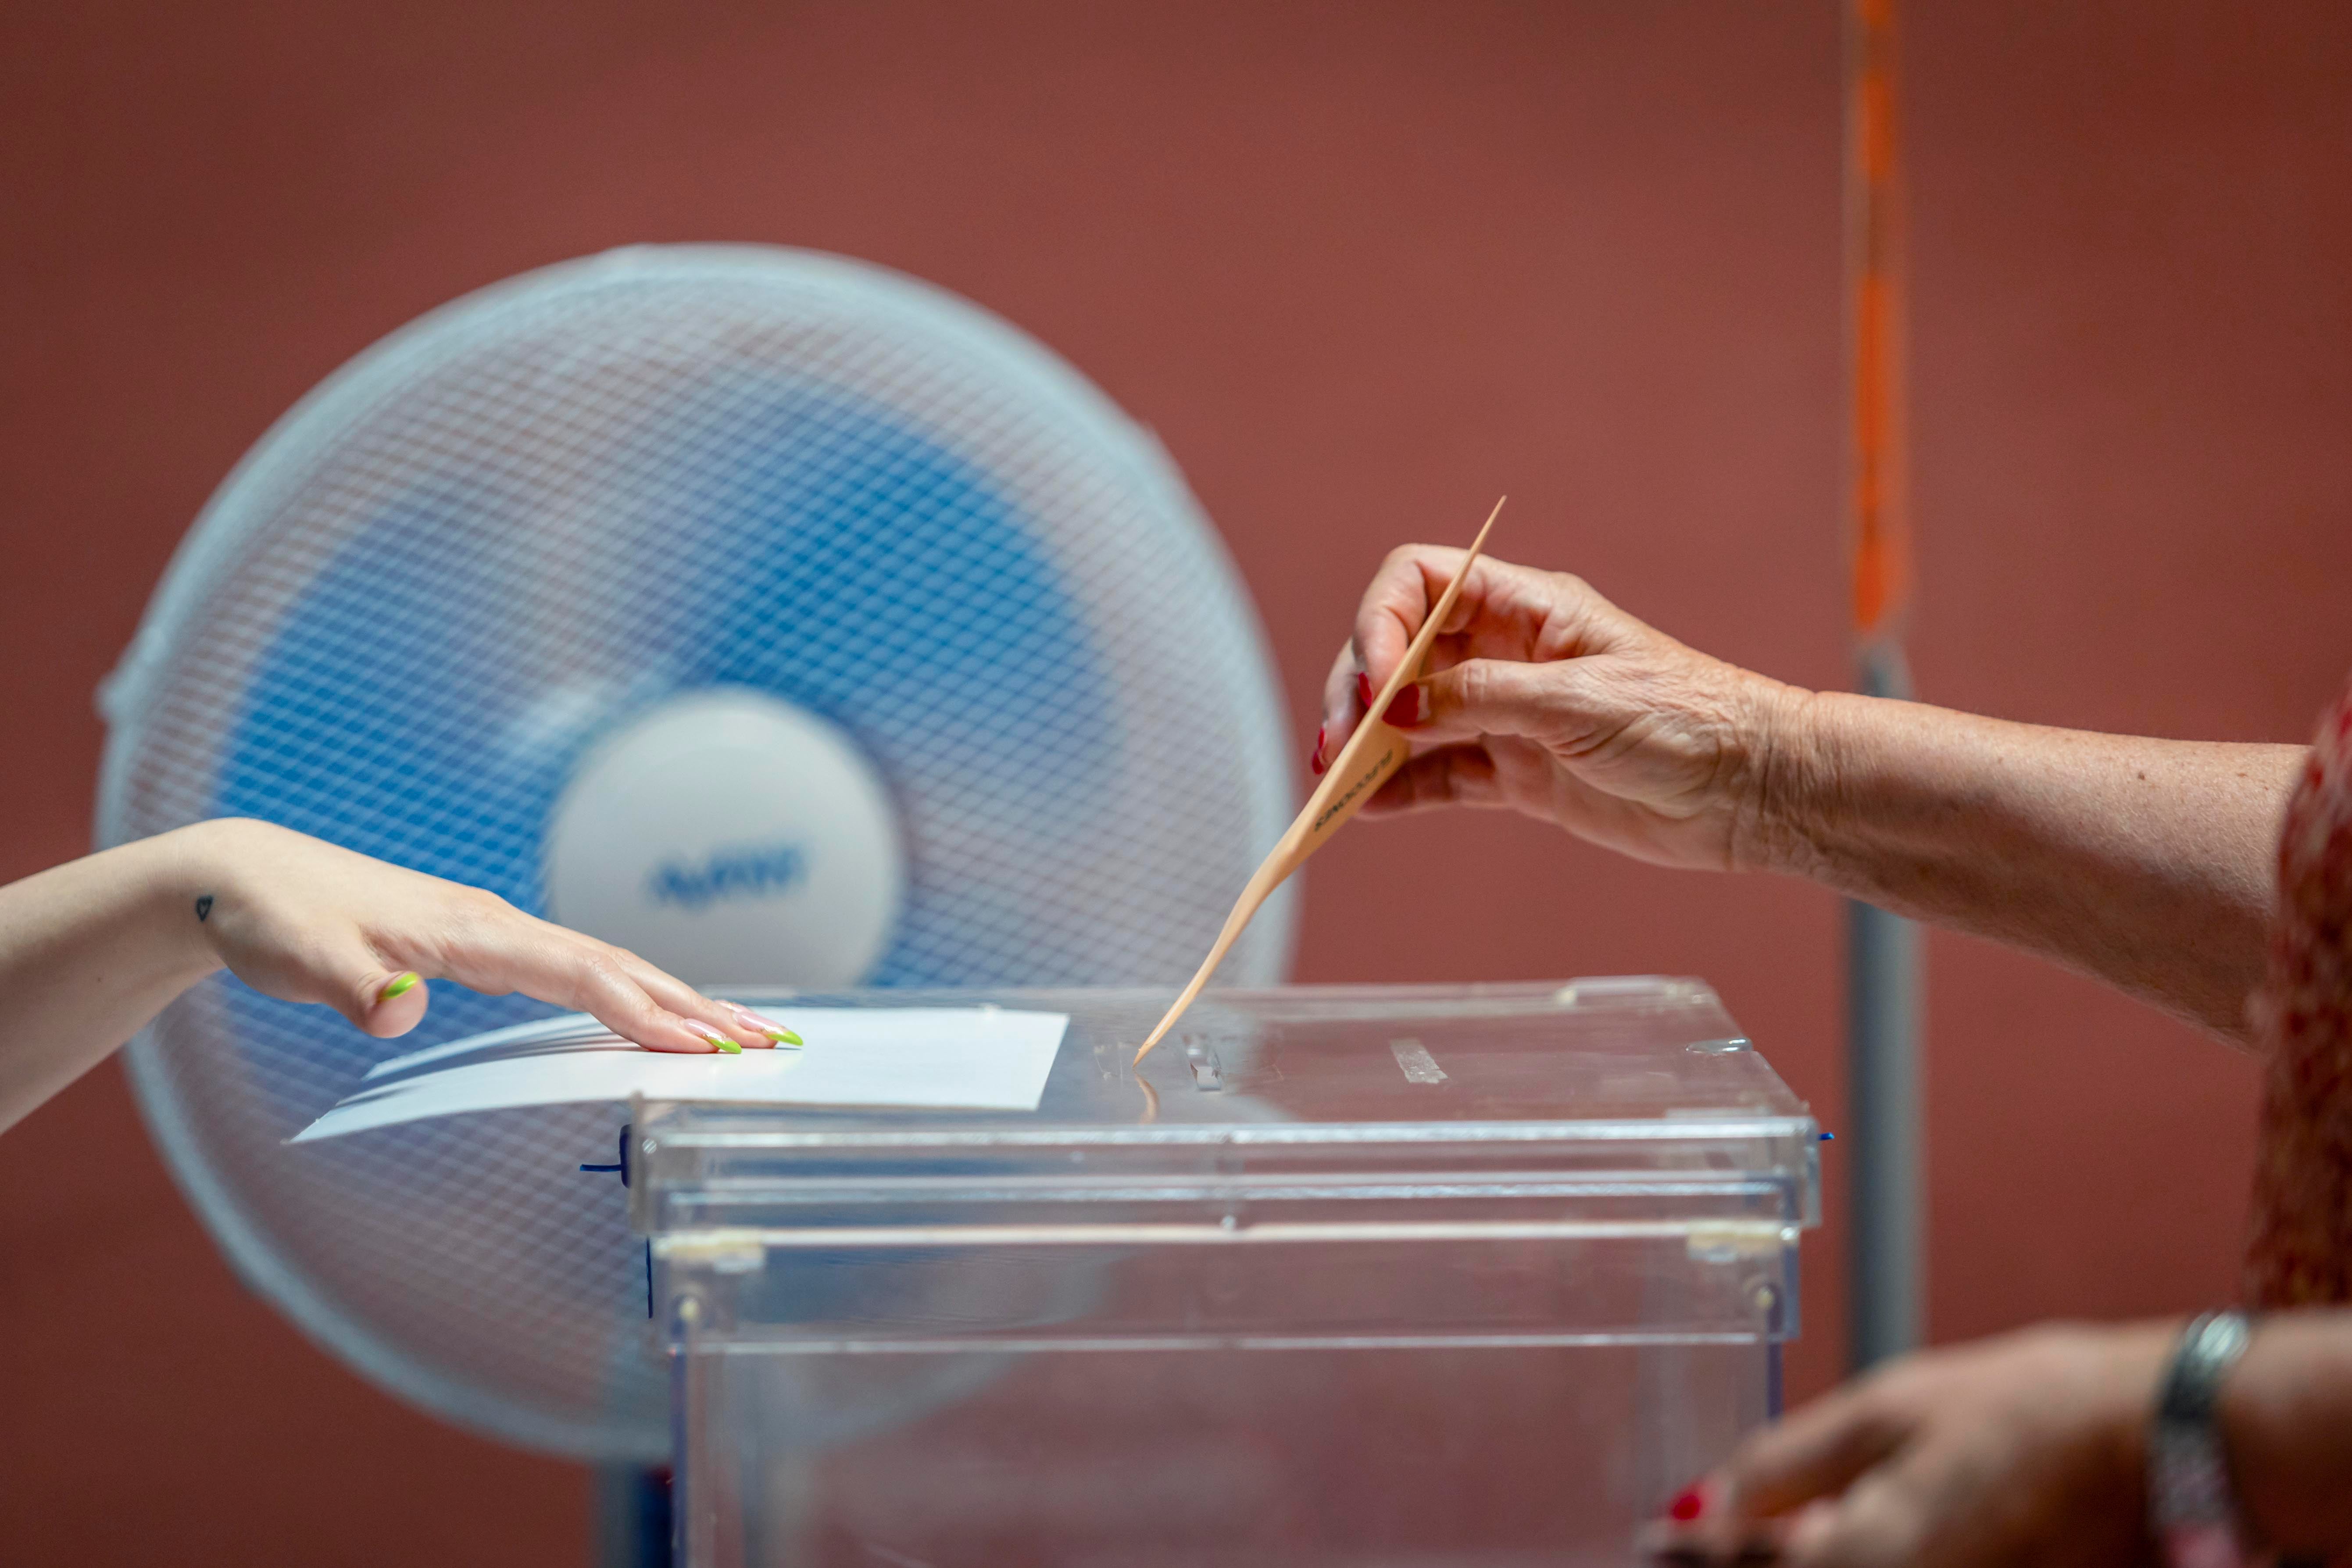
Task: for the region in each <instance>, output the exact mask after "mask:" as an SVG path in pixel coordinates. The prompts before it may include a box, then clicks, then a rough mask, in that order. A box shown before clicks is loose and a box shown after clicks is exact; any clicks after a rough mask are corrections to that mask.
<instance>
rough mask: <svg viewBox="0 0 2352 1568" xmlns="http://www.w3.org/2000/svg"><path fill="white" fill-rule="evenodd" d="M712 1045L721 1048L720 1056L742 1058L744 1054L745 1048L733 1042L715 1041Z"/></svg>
mask: <svg viewBox="0 0 2352 1568" xmlns="http://www.w3.org/2000/svg"><path fill="white" fill-rule="evenodd" d="M710 1043H711V1044H712V1045H714V1046H717V1047H719V1055H720V1056H725V1057H740V1056H741V1055H742V1054H743V1047H740V1046H739V1045H737V1044H736V1043H735V1042H734V1041H732V1040H713V1041H711V1042H710Z"/></svg>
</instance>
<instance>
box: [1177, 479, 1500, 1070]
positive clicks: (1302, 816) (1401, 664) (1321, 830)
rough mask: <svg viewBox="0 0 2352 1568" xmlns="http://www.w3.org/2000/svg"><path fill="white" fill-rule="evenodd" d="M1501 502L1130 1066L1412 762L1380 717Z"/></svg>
mask: <svg viewBox="0 0 2352 1568" xmlns="http://www.w3.org/2000/svg"><path fill="white" fill-rule="evenodd" d="M1509 499H1510V498H1509V497H1507V496H1506V497H1504V498H1502V500H1497V501H1496V502H1495V510H1493V511H1490V512H1488V513H1487V514H1486V523H1485V524H1484V525H1483V526H1482V527H1481V528H1480V529H1479V530H1478V537H1477V538H1475V539H1474V540H1472V541H1471V542H1470V552H1469V553H1468V554H1467V555H1465V556H1464V557H1463V558H1462V569H1461V570H1460V571H1459V572H1456V573H1455V574H1454V581H1453V582H1451V583H1448V584H1446V585H1445V592H1444V593H1443V594H1441V595H1438V598H1437V603H1436V604H1435V605H1433V606H1432V607H1431V609H1430V612H1429V618H1428V619H1427V620H1424V621H1423V622H1422V623H1421V630H1420V631H1418V632H1416V633H1414V634H1413V638H1412V643H1411V644H1410V645H1409V646H1407V647H1406V648H1405V650H1404V658H1402V659H1400V660H1399V661H1398V662H1397V667H1396V668H1395V669H1393V670H1391V672H1390V674H1389V678H1388V681H1387V683H1386V684H1385V685H1383V686H1382V687H1381V689H1380V692H1379V694H1378V695H1377V696H1375V697H1374V698H1373V699H1372V702H1371V706H1370V709H1369V710H1367V711H1366V712H1365V714H1364V721H1363V722H1362V723H1360V724H1359V725H1357V726H1356V732H1355V733H1354V734H1352V735H1350V736H1349V737H1348V743H1347V744H1346V745H1344V746H1342V747H1340V748H1339V756H1338V757H1337V758H1335V759H1334V760H1333V762H1332V763H1331V766H1330V768H1329V770H1328V772H1326V773H1324V775H1323V782H1322V784H1319V785H1318V786H1317V787H1316V790H1315V793H1314V794H1313V795H1308V796H1307V806H1306V809H1305V810H1303V811H1301V812H1300V813H1299V814H1298V816H1297V820H1295V821H1293V822H1292V823H1291V825H1290V826H1289V828H1288V830H1287V831H1286V832H1285V833H1284V834H1283V836H1282V838H1281V841H1280V842H1278V843H1277V844H1276V845H1275V847H1274V853H1272V854H1271V855H1268V856H1267V857H1266V858H1265V861H1264V863H1263V864H1261V865H1260V866H1259V867H1258V868H1257V870H1256V872H1255V874H1253V875H1252V876H1251V878H1250V879H1249V883H1248V885H1247V886H1245V887H1244V888H1243V889H1242V896H1241V898H1240V899H1239V900H1237V901H1236V902H1235V903H1234V912H1233V913H1231V914H1229V915H1227V916H1226V917H1225V927H1224V929H1223V931H1219V932H1218V933H1217V940H1216V942H1214V943H1213V944H1212V945H1211V947H1210V948H1209V956H1208V957H1207V958H1205V959H1203V960H1202V963H1201V967H1200V970H1199V972H1198V973H1195V974H1194V975H1193V976H1192V983H1191V984H1188V985H1186V986H1185V987H1184V989H1183V991H1182V993H1181V994H1179V995H1178V996H1177V998H1176V1005H1174V1006H1172V1007H1171V1008H1169V1009H1168V1016H1166V1017H1164V1018H1162V1019H1160V1024H1159V1026H1158V1027H1156V1028H1154V1029H1153V1030H1152V1031H1151V1037H1150V1038H1149V1039H1147V1040H1145V1041H1144V1042H1143V1044H1142V1045H1141V1046H1140V1047H1138V1048H1137V1050H1136V1053H1135V1059H1136V1060H1137V1061H1138V1062H1140V1061H1142V1060H1143V1058H1144V1057H1145V1055H1146V1054H1147V1053H1149V1052H1150V1049H1151V1047H1154V1046H1156V1045H1158V1044H1159V1043H1160V1039H1161V1037H1164V1036H1165V1035H1166V1034H1167V1033H1168V1031H1169V1029H1170V1028H1171V1026H1174V1024H1175V1022H1176V1020H1177V1019H1179V1018H1181V1017H1182V1016H1184V1010H1185V1009H1186V1008H1187V1007H1190V1006H1191V1005H1192V1002H1193V999H1194V998H1196V997H1198V996H1199V995H1200V994H1201V989H1202V987H1203V986H1205V985H1206V984H1209V976H1211V975H1212V974H1214V973H1216V972H1217V965H1218V964H1220V963H1223V962H1224V957H1225V954H1226V952H1228V951H1230V950H1231V949H1232V947H1233V945H1234V941H1235V939H1237V938H1238V937H1240V935H1241V934H1242V931H1243V930H1244V928H1246V927H1247V926H1248V924H1249V923H1250V917H1251V916H1253V915H1255V914H1256V913H1257V911H1258V906H1259V905H1261V904H1263V903H1265V900H1267V899H1269V898H1271V897H1272V896H1273V895H1274V890H1275V889H1276V888H1279V887H1280V886H1282V884H1283V882H1284V881H1285V880H1286V879H1287V878H1288V877H1289V876H1290V874H1291V873H1292V872H1293V871H1296V870H1297V869H1298V868H1299V867H1301V866H1303V865H1305V864H1306V863H1307V857H1308V856H1310V855H1312V854H1314V853H1315V851H1317V850H1318V849H1320V848H1321V847H1323V846H1324V844H1325V843H1326V842H1327V841H1328V839H1329V838H1330V837H1331V836H1332V835H1333V834H1335V833H1337V832H1339V828H1340V826H1341V825H1343V824H1344V823H1346V821H1347V820H1348V818H1349V817H1351V816H1355V815H1356V813H1357V811H1358V810H1359V809H1360V808H1361V807H1362V805H1363V804H1364V802H1366V801H1368V800H1370V799H1371V798H1372V795H1373V793H1374V792H1375V791H1377V790H1378V789H1379V788H1380V787H1381V784H1386V783H1387V782H1388V780H1389V779H1390V777H1391V775H1393V774H1394V773H1396V771H1397V770H1398V769H1399V768H1401V767H1402V766H1404V763H1405V759H1406V758H1408V757H1410V756H1411V755H1412V741H1410V740H1409V739H1407V738H1406V736H1405V735H1404V733H1403V731H1400V730H1398V729H1397V728H1395V727H1394V726H1393V725H1391V724H1390V723H1389V722H1388V721H1387V720H1386V719H1385V718H1383V717H1382V715H1384V714H1386V713H1387V712H1388V710H1389V703H1390V702H1391V700H1393V699H1394V698H1395V696H1396V694H1397V693H1398V692H1399V691H1402V690H1403V689H1404V688H1405V687H1406V686H1407V685H1409V684H1410V683H1412V681H1414V680H1417V679H1420V675H1421V661H1422V660H1423V658H1427V657H1428V655H1429V647H1430V644H1432V643H1433V642H1435V641H1436V640H1437V633H1438V628H1439V627H1441V626H1444V625H1445V617H1446V616H1450V615H1452V614H1453V613H1454V600H1455V599H1457V598H1459V597H1460V596H1461V595H1462V584H1464V583H1465V582H1467V581H1468V580H1469V577H1470V568H1471V566H1472V564H1473V563H1475V562H1476V561H1477V559H1478V552H1479V551H1481V550H1482V549H1484V548H1485V547H1486V532H1487V530H1488V529H1491V528H1493V527H1494V526H1495V519H1496V518H1497V517H1500V516H1501V515H1502V512H1503V501H1504V500H1509Z"/></svg>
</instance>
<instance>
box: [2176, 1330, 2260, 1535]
mask: <svg viewBox="0 0 2352 1568" xmlns="http://www.w3.org/2000/svg"><path fill="white" fill-rule="evenodd" d="M2251 1338H2252V1325H2251V1324H2250V1323H2249V1322H2248V1321H2247V1319H2246V1315H2245V1314H2244V1313H2243V1312H2207V1313H2205V1314H2204V1315H2203V1316H2201V1317H2199V1318H2197V1319H2195V1320H2193V1321H2191V1322H2190V1323H2189V1326H2188V1327H2187V1328H2186V1329H2184V1330H2182V1331H2181V1333H2180V1343H2179V1347H2178V1348H2177V1349H2175V1350H2174V1351H2173V1352H2172V1364H2171V1365H2170V1366H2169V1367H2168V1368H2167V1369H2166V1371H2165V1374H2164V1386H2163V1389H2162V1391H2161V1392H2160V1393H2159V1394H2158V1396H2157V1403H2156V1420H2155V1424H2154V1426H2152V1427H2151V1429H2150V1430H2149V1433H2148V1443H2147V1507H2148V1527H2149V1529H2150V1530H2151V1531H2153V1532H2154V1534H2155V1536H2156V1540H2157V1544H2158V1546H2159V1547H2161V1548H2162V1549H2163V1552H2164V1560H2165V1562H2166V1563H2168V1564H2170V1568H2252V1564H2254V1563H2261V1562H2264V1561H2266V1560H2267V1555H2266V1554H2263V1555H2257V1554H2256V1553H2254V1552H2250V1551H2248V1550H2247V1547H2246V1541H2245V1535H2244V1532H2243V1531H2242V1530H2241V1529H2240V1528H2239V1521H2238V1508H2237V1499H2236V1496H2235V1494H2234V1493H2233V1492H2232V1491H2231V1487H2230V1466H2229V1460H2228V1458H2227V1456H2225V1455H2224V1454H2223V1453H2222V1451H2221V1431H2220V1429H2219V1427H2218V1426H2216V1425H2215V1422H2214V1407H2215V1406H2216V1405H2218V1404H2219V1403H2220V1401H2221V1379H2222V1378H2223V1377H2224V1376H2225V1375H2227V1374H2228V1373H2229V1370H2230V1368H2231V1367H2232V1366H2234V1365H2236V1364H2237V1361H2238V1358H2239V1357H2240V1356H2242V1355H2243V1354H2245V1353H2246V1343H2247V1342H2248V1341H2249V1340H2250V1339H2251Z"/></svg>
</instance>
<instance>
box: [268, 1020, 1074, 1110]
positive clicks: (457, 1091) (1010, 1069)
mask: <svg viewBox="0 0 2352 1568" xmlns="http://www.w3.org/2000/svg"><path fill="white" fill-rule="evenodd" d="M761 1011H762V1012H763V1013H764V1014H766V1015H767V1016H770V1017H772V1018H775V1019H776V1020H777V1021H778V1022H779V1023H782V1025H783V1026H785V1027H786V1028H789V1029H791V1030H792V1031H793V1032H794V1033H795V1034H798V1035H799V1036H800V1037H802V1038H803V1040H804V1041H806V1042H807V1043H806V1044H805V1045H804V1046H803V1047H800V1048H798V1049H793V1048H790V1047H779V1048H778V1049H775V1050H747V1051H745V1052H743V1053H742V1054H741V1055H740V1056H729V1055H720V1054H717V1053H714V1054H712V1055H709V1056H701V1055H677V1054H671V1053H667V1052H662V1051H648V1050H646V1049H644V1048H642V1047H638V1046H635V1045H632V1044H631V1043H630V1042H628V1041H626V1040H624V1039H621V1038H620V1037H617V1036H615V1035H614V1034H613V1032H612V1031H611V1030H609V1029H607V1028H605V1027H604V1025H602V1024H599V1023H598V1022H596V1020H594V1019H593V1018H591V1017H589V1016H587V1015H585V1014H583V1013H571V1014H566V1015H564V1016H562V1017H556V1018H545V1019H541V1020H540V1021H538V1022H536V1023H530V1024H518V1025H516V1026H513V1027H511V1028H505V1029H493V1030H490V1031H489V1032H488V1033H486V1034H480V1035H471V1036H468V1037H466V1038H464V1039H461V1040H452V1041H449V1042H448V1043H447V1044H446V1045H439V1046H435V1047H431V1048H429V1049H426V1050H421V1051H415V1052H412V1053H410V1054H409V1055H407V1056H404V1057H395V1058H393V1059H392V1060H390V1061H387V1062H380V1063H378V1064H377V1065H376V1066H375V1067H373V1068H370V1069H369V1071H368V1074H367V1076H366V1078H364V1079H362V1080H361V1083H360V1087H359V1088H358V1089H355V1090H353V1091H352V1093H351V1094H350V1095H348V1096H346V1097H345V1098H344V1099H342V1100H340V1101H339V1102H337V1103H336V1105H335V1106H334V1108H333V1109H332V1110H329V1111H328V1112H327V1113H326V1114H325V1115H323V1116H321V1117H320V1118H319V1119H318V1120H317V1121H313V1122H312V1123H310V1126H308V1127H306V1128H304V1129H303V1130H302V1131H300V1132H299V1133H297V1134H295V1135H294V1137H293V1138H292V1139H290V1140H289V1142H295V1143H307V1142H316V1141H318V1140H320V1139H322V1138H339V1137H341V1136H343V1135H344V1134H346V1133H352V1132H362V1131H368V1130H369V1129H372V1128H377V1127H392V1126H396V1125H398V1124H399V1123H401V1122H404V1121H424V1120H425V1119H426V1118H429V1117H439V1116H458V1115H463V1114H465V1113H467V1112H468V1111H475V1110H506V1109H509V1108H511V1107H514V1106H521V1105H562V1104H571V1103H577V1102H580V1101H583V1100H614V1101H625V1100H628V1099H629V1098H630V1097H631V1096H632V1095H636V1094H643V1095H644V1096H645V1097H646V1099H648V1100H721V1101H735V1102H739V1103H751V1104H763V1105H811V1106H843V1107H850V1106H862V1107H872V1108H877V1109H913V1110H1036V1109H1037V1102H1038V1100H1040V1098H1042V1097H1043V1096H1044V1094H1045V1078H1046V1075H1047V1074H1048V1073H1049V1072H1050V1071H1052V1069H1053V1066H1054V1058H1055V1056H1056V1055H1058V1054H1059V1053H1060V1051H1061V1048H1062V1034H1063V1031H1064V1030H1065V1029H1066V1027H1067V1026H1068V1024H1069V1016H1068V1015H1067V1014H1064V1013H1034V1012H1018V1011H1013V1010H1009V1009H1005V1008H1001V1007H988V1006H981V1007H871V1008H868V1007H803V1008H793V1007H792V1006H790V1005H777V1004H773V1003H762V1004H761Z"/></svg>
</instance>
